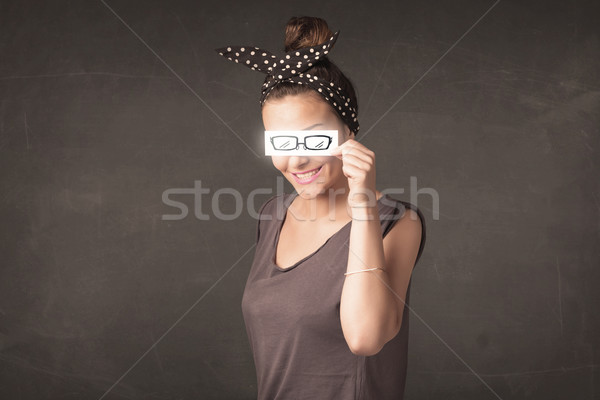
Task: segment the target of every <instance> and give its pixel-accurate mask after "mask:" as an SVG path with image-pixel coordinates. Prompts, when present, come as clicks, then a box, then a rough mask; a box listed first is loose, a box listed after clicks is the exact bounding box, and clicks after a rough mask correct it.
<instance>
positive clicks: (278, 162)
mask: <svg viewBox="0 0 600 400" xmlns="http://www.w3.org/2000/svg"><path fill="white" fill-rule="evenodd" d="M271 161H272V162H273V166H274V167H275V168H277V169H278V170H280V171H282V170H285V168H286V165H287V162H286V160H285V157H276V156H271Z"/></svg>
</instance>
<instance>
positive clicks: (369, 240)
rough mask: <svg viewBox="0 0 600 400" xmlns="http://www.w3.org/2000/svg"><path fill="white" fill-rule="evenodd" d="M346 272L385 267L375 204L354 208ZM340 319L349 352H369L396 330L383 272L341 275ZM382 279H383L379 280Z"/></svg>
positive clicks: (374, 349) (379, 224) (383, 342)
mask: <svg viewBox="0 0 600 400" xmlns="http://www.w3.org/2000/svg"><path fill="white" fill-rule="evenodd" d="M352 218H353V220H352V226H351V230H350V240H349V244H348V246H349V251H348V266H347V270H346V272H353V271H359V270H362V269H367V268H374V267H381V268H385V255H384V251H383V238H382V235H381V223H380V220H379V210H378V206H377V204H375V205H374V206H366V207H364V208H354V209H353V213H352ZM344 279H345V281H344V285H343V288H342V296H341V300H340V319H341V325H342V330H343V332H344V337H345V338H346V341H347V342H348V345H349V347H350V349H351V350H352V352H354V353H356V354H361V355H373V354H376V353H377V352H379V350H381V348H382V347H383V345H384V344H385V343H387V341H388V340H390V339H391V338H392V337H393V336H394V335H395V333H396V332H397V327H398V323H399V321H398V313H397V310H396V307H397V303H396V301H395V298H394V294H393V293H392V291H391V290H390V287H391V286H390V282H389V277H388V275H387V272H385V271H382V270H374V271H366V272H360V273H356V274H350V275H345V276H344ZM382 281H383V282H382Z"/></svg>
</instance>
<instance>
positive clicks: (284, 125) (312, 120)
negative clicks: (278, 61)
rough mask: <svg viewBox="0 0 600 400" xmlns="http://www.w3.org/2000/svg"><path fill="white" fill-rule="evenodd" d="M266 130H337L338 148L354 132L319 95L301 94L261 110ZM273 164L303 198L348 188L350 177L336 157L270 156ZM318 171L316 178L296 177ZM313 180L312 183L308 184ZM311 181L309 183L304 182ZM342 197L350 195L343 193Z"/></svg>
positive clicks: (267, 104) (282, 99)
mask: <svg viewBox="0 0 600 400" xmlns="http://www.w3.org/2000/svg"><path fill="white" fill-rule="evenodd" d="M262 118H263V124H264V126H265V130H268V131H275V130H337V131H338V145H340V144H342V143H343V142H345V141H346V140H347V139H350V138H354V133H353V132H350V129H349V128H348V127H347V126H346V124H344V123H343V122H342V121H341V120H340V119H339V117H338V115H337V114H336V113H335V111H334V110H333V109H332V108H331V106H330V105H329V104H328V103H327V102H326V101H325V100H322V99H321V98H320V97H319V96H318V95H313V94H309V93H302V94H299V95H288V96H285V97H283V98H281V99H277V100H273V101H267V102H265V104H264V105H263V108H262ZM271 159H272V161H273V165H274V166H275V168H277V169H278V170H279V171H281V173H282V174H283V175H284V176H285V177H286V178H287V180H288V181H290V183H291V184H292V185H293V186H294V188H295V189H296V192H298V195H299V196H300V197H302V198H304V199H310V198H314V197H316V196H317V195H319V194H327V193H328V192H327V191H328V189H330V188H331V189H333V190H335V189H339V188H347V178H346V176H344V173H343V172H342V160H340V159H339V158H337V157H334V156H271ZM315 169H316V170H319V171H318V176H317V178H316V179H312V181H311V179H310V178H304V179H301V178H299V177H297V176H296V175H295V174H297V173H302V172H308V171H312V170H315ZM308 181H310V182H308ZM305 182H308V183H305ZM338 193H339V194H347V193H340V192H338Z"/></svg>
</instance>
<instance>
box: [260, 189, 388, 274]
mask: <svg viewBox="0 0 600 400" xmlns="http://www.w3.org/2000/svg"><path fill="white" fill-rule="evenodd" d="M297 196H298V193H296V194H295V195H294V197H293V198H292V200H291V201H290V202H289V203H288V205H287V206H286V205H285V199H284V202H283V203H284V208H283V217H282V218H281V222H280V223H279V226H278V227H277V233H276V234H275V248H274V250H273V254H272V255H271V257H270V261H271V265H272V266H273V267H275V269H277V270H278V271H281V272H287V271H289V270H292V269H294V268H296V267H297V266H298V265H300V264H302V263H303V262H304V261H306V260H308V259H309V258H311V257H312V256H314V255H315V254H317V253H318V252H319V250H321V249H322V248H323V247H325V245H326V244H327V243H329V241H330V240H331V239H332V238H334V237H335V236H337V235H339V234H340V232H342V231H343V230H345V229H346V228H348V227H349V226H351V225H352V220H350V221H348V222H347V223H346V224H345V225H344V226H342V227H341V228H340V229H338V230H337V231H336V232H335V233H334V234H333V235H331V236H329V237H328V238H327V240H326V241H325V242H324V243H323V244H322V245H321V246H319V248H318V249H316V250H315V251H313V252H312V253H310V254H309V255H307V256H305V257H303V258H302V259H300V260H298V261H296V262H295V263H294V264H292V265H290V266H289V267H286V268H282V267H280V266H279V265H277V263H276V262H275V258H276V256H277V247H278V246H279V237H280V236H281V230H282V229H283V224H284V223H285V220H286V219H287V211H288V209H289V207H290V206H291V205H292V202H293V201H294V199H295V198H296V197H297ZM385 196H386V195H385V194H382V195H381V197H380V198H379V199H378V200H377V207H378V208H379V204H380V202H381V199H383V198H384V197H385Z"/></svg>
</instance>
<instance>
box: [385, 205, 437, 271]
mask: <svg viewBox="0 0 600 400" xmlns="http://www.w3.org/2000/svg"><path fill="white" fill-rule="evenodd" d="M394 200H395V201H396V203H398V204H397V206H396V208H395V209H394V212H393V217H392V218H391V223H390V224H389V225H388V226H387V227H386V229H385V232H384V237H385V235H386V234H387V233H388V232H389V231H390V230H391V229H392V227H393V226H394V224H395V223H396V221H398V220H399V219H400V218H402V216H403V215H404V213H405V212H406V209H407V208H410V209H411V210H413V211H414V212H416V213H417V215H418V216H419V219H420V221H421V244H420V245H419V252H418V253H417V258H416V260H415V265H417V262H419V258H421V254H422V253H423V249H424V248H425V239H426V237H427V235H426V232H425V217H424V216H423V213H421V210H419V209H418V208H417V206H415V205H414V204H412V203H409V202H406V201H402V200H397V199H394Z"/></svg>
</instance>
